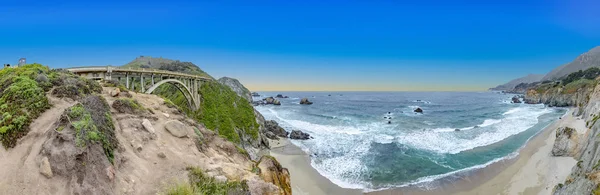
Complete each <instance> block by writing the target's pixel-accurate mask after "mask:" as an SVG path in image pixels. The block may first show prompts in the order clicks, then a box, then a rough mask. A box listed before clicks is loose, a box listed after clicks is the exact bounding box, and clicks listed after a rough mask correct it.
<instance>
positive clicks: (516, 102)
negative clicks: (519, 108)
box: [511, 96, 521, 104]
mask: <svg viewBox="0 0 600 195" xmlns="http://www.w3.org/2000/svg"><path fill="white" fill-rule="evenodd" d="M511 101H512V103H514V104H520V103H521V100H520V99H519V97H517V96H513V97H512V99H511Z"/></svg>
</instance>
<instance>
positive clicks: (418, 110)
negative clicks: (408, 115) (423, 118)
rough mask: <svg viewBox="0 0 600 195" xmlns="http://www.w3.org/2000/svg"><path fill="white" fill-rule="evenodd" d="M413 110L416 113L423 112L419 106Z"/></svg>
mask: <svg viewBox="0 0 600 195" xmlns="http://www.w3.org/2000/svg"><path fill="white" fill-rule="evenodd" d="M415 112H416V113H423V109H421V108H417V109H415Z"/></svg>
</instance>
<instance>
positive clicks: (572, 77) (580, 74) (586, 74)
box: [562, 67, 600, 85]
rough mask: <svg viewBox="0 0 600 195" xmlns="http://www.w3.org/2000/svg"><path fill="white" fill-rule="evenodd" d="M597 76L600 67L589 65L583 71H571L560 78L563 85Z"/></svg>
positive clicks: (599, 74)
mask: <svg viewBox="0 0 600 195" xmlns="http://www.w3.org/2000/svg"><path fill="white" fill-rule="evenodd" d="M598 76H600V68H597V67H591V68H588V69H587V70H585V71H583V70H579V71H577V72H573V73H571V74H569V75H567V76H566V77H565V78H563V79H562V82H563V85H567V84H569V83H571V82H574V81H577V80H580V79H587V80H593V79H595V78H596V77H598Z"/></svg>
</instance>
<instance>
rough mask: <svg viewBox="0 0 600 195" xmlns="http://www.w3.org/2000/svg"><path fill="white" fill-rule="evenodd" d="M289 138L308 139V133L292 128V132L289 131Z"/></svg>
mask: <svg viewBox="0 0 600 195" xmlns="http://www.w3.org/2000/svg"><path fill="white" fill-rule="evenodd" d="M290 139H299V140H307V139H310V135H309V134H308V133H304V132H302V131H300V130H292V133H290Z"/></svg>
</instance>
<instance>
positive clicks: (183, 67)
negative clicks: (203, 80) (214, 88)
mask: <svg viewBox="0 0 600 195" xmlns="http://www.w3.org/2000/svg"><path fill="white" fill-rule="evenodd" d="M122 67H124V68H153V69H159V70H167V71H173V72H183V73H188V74H197V75H200V76H207V77H210V78H212V77H211V76H210V75H209V74H208V73H206V72H204V71H203V70H202V69H200V67H198V66H196V65H195V64H193V63H191V62H181V61H179V60H171V59H166V58H162V57H159V58H153V57H151V56H140V57H137V58H135V60H133V61H131V62H129V63H127V64H125V65H123V66H122Z"/></svg>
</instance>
